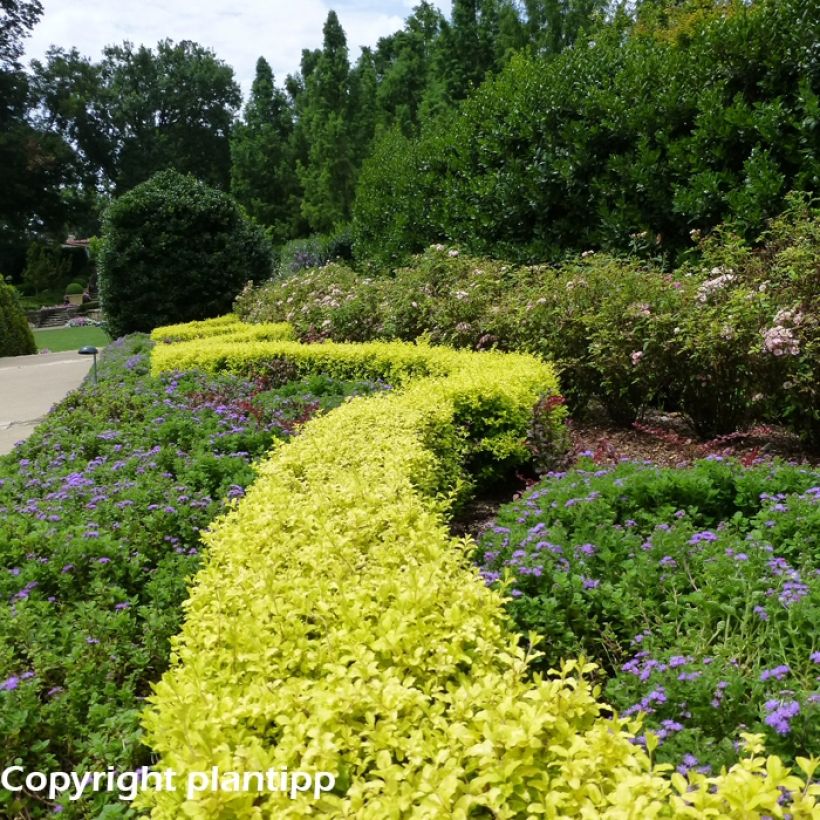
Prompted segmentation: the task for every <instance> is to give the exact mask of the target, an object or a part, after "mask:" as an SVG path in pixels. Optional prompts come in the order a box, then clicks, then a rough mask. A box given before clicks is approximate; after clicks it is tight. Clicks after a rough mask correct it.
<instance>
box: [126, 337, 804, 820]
mask: <svg viewBox="0 0 820 820" xmlns="http://www.w3.org/2000/svg"><path fill="white" fill-rule="evenodd" d="M265 345H266V347H267V353H268V355H270V354H271V353H276V355H280V356H287V357H290V358H293V359H295V360H296V363H297V365H298V366H299V367H311V368H313V369H317V370H318V369H325V365H326V364H327V363H328V362H334V361H335V363H336V365H337V366H338V367H339V368H340V369H341V368H342V367H343V365H344V367H346V368H348V369H360V370H361V369H362V368H365V369H366V370H367V372H368V373H370V372H371V368H373V369H375V368H376V366H377V365H381V366H382V368H383V369H384V371H385V372H384V373H383V375H385V376H387V375H388V372H387V370H388V368H387V365H388V364H390V363H391V362H392V364H393V366H392V368H389V370H390V375H391V381H392V374H393V373H399V374H403V375H404V377H405V378H404V382H403V387H402V389H400V390H396V391H395V392H391V393H387V394H381V395H377V396H375V397H372V398H368V399H366V400H354V401H352V402H348V403H346V404H345V405H343V406H342V407H340V408H339V409H337V410H336V411H334V412H333V413H329V414H327V415H325V416H321V417H319V418H317V419H314V420H312V421H310V422H308V424H306V425H305V427H304V428H303V431H302V434H301V435H300V436H299V437H298V438H297V439H295V440H294V441H292V442H290V443H288V444H287V445H285V446H283V447H279V448H277V449H276V450H275V451H273V453H272V454H271V456H270V457H269V459H268V460H267V461H266V462H264V463H263V464H262V465H260V467H259V478H258V480H257V481H256V483H255V484H254V485H253V487H252V488H251V489H250V490H249V492H248V494H247V495H246V496H245V498H243V499H242V500H241V501H240V502H239V503H238V505H237V506H236V507H235V508H233V509H231V510H230V511H229V512H228V514H227V515H225V516H224V517H222V518H221V519H220V520H219V522H217V523H216V525H215V526H214V527H213V528H212V529H211V531H210V532H209V533H208V534H206V536H205V540H206V542H207V544H208V547H209V560H208V562H207V564H206V565H205V566H204V567H203V568H202V569H201V570H200V572H199V573H198V575H197V577H196V580H195V582H194V585H193V587H192V589H191V597H190V601H189V604H188V607H187V610H186V613H187V617H186V622H185V625H184V627H183V630H182V632H181V634H180V635H179V636H178V638H177V640H176V642H175V652H176V655H175V661H176V662H175V663H174V665H173V666H172V668H171V669H170V670H169V671H168V672H167V673H166V674H165V675H164V677H163V679H162V681H161V682H160V683H159V684H158V685H157V686H156V688H155V692H154V694H153V695H152V697H151V699H150V700H151V704H152V706H151V709H150V710H149V711H148V713H147V714H146V716H145V727H146V730H147V734H148V740H149V743H150V745H151V747H152V749H154V751H155V752H156V753H157V754H158V755H159V758H160V759H159V765H160V766H167V767H171V768H173V769H174V770H175V771H176V772H178V773H180V774H181V775H182V776H184V775H185V774H186V773H188V772H190V771H202V770H205V769H208V768H209V767H211V766H213V765H217V766H219V767H220V768H221V769H223V770H236V771H242V770H244V769H245V768H246V767H249V766H250V767H253V768H254V769H261V770H264V769H267V768H273V767H284V766H287V767H294V766H296V765H298V764H301V765H308V764H309V765H310V766H311V767H313V768H315V769H317V770H324V771H332V772H335V773H336V774H337V782H336V788H335V790H334V791H333V792H332V793H330V794H325V795H323V796H322V798H321V799H320V800H317V801H315V802H312V803H311V804H310V806H309V807H307V806H306V804H304V803H300V802H298V801H288V800H287V799H284V800H283V799H282V797H281V795H278V794H276V793H270V792H268V793H253V792H251V793H248V792H244V793H242V792H225V791H217V792H200V793H197V794H195V795H193V796H192V797H190V798H187V797H186V794H185V793H184V792H181V791H177V792H171V791H159V792H151V791H147V790H146V791H145V792H144V793H143V795H142V796H141V798H140V800H141V804H140V805H141V807H142V808H150V809H151V810H152V817H154V818H157V820H162V818H169V819H170V818H174V820H175V819H176V818H178V817H181V816H192V817H217V816H225V817H228V816H230V817H236V818H245V817H258V816H275V817H290V816H293V817H297V816H304V815H305V814H306V813H307V812H314V813H316V814H318V815H324V816H331V817H341V816H344V817H374V818H375V817H379V818H381V817H411V816H417V817H418V816H430V817H454V818H467V817H470V816H478V815H480V814H492V815H493V816H495V817H499V818H512V817H517V816H523V815H530V814H545V815H547V816H550V815H552V816H578V815H584V816H601V817H604V816H612V817H625V816H630V815H633V816H635V814H636V813H637V814H639V815H640V816H661V815H667V816H674V815H680V816H687V815H689V816H692V815H694V816H706V815H707V814H715V815H719V816H727V817H740V816H744V814H748V806H749V805H754V806H755V807H756V808H758V809H759V810H760V811H762V812H768V813H770V814H772V815H773V816H774V815H777V816H780V815H782V812H783V811H784V809H783V808H782V807H781V805H780V803H779V802H778V801H780V800H782V802H783V803H784V804H785V805H786V810H788V811H789V812H790V813H791V814H792V816H794V817H809V816H810V814H811V812H812V811H813V810H814V806H815V800H814V796H813V795H814V794H815V793H816V792H817V788H816V787H814V786H808V785H806V783H805V782H804V781H803V780H802V779H801V778H800V777H796V776H794V775H793V774H792V773H790V772H789V770H788V769H786V768H785V767H784V766H783V764H782V763H781V762H780V761H779V760H778V759H777V758H774V757H771V758H768V759H766V758H763V757H762V756H760V752H761V751H762V747H761V745H760V742H759V739H758V738H755V737H752V736H749V737H747V738H746V741H745V742H746V743H747V755H746V756H744V758H743V760H742V761H741V762H740V763H739V764H738V765H737V766H735V767H734V768H733V769H732V770H731V771H729V772H727V773H723V774H721V775H718V776H715V777H708V776H706V775H705V774H703V773H700V772H697V771H691V772H690V773H689V774H688V775H687V776H686V777H684V776H679V775H672V776H671V777H670V778H668V779H667V777H666V774H667V772H668V769H666V768H664V767H663V766H657V765H655V764H654V763H653V761H652V759H651V758H650V756H649V755H648V754H647V753H646V752H645V751H644V750H643V749H642V748H641V747H640V746H639V745H636V744H635V743H634V740H635V732H637V731H639V730H640V724H639V722H638V721H636V720H634V719H631V718H624V719H619V718H616V719H610V718H609V717H606V716H605V715H604V710H603V707H602V706H601V704H600V703H598V702H597V700H596V695H597V690H595V689H593V688H592V687H591V686H590V685H589V683H588V682H587V681H586V680H585V677H584V676H585V675H588V674H589V673H590V672H591V671H592V669H591V668H590V667H589V666H587V665H585V664H583V663H576V662H569V663H565V664H562V666H561V668H560V670H559V671H556V672H554V673H550V674H548V675H547V676H546V677H541V676H540V675H536V676H535V679H534V680H533V681H531V682H530V681H527V680H526V679H525V673H526V671H527V665H528V662H529V660H530V657H529V656H528V655H527V654H526V653H525V652H524V650H523V649H522V648H521V647H519V646H518V645H517V641H516V640H515V638H514V637H511V636H510V635H509V634H508V633H507V631H506V619H505V617H504V615H503V612H502V598H501V596H500V595H499V594H498V593H497V592H494V591H492V590H490V589H487V588H486V586H485V585H483V584H482V583H481V581H480V579H479V577H478V574H477V573H476V572H475V571H474V570H473V569H472V568H471V567H470V566H469V564H468V562H467V560H466V554H465V553H466V549H468V548H469V545H468V544H464V543H463V542H461V541H458V540H455V539H453V538H452V537H450V536H448V534H447V529H446V526H445V522H444V519H443V514H444V513H445V512H446V511H447V510H448V508H449V507H450V503H449V499H451V498H452V497H453V495H454V494H455V495H457V494H458V488H459V486H460V485H462V484H463V483H464V482H465V480H466V476H465V466H466V465H465V460H464V456H465V455H468V454H470V453H472V452H475V451H476V450H477V449H478V450H481V449H484V450H485V451H487V450H489V452H491V453H492V455H493V456H494V457H495V458H499V457H504V455H505V450H504V447H503V446H502V445H503V444H504V442H507V443H508V444H509V443H511V442H512V441H514V440H515V439H516V438H517V437H518V436H519V435H520V434H521V432H522V430H523V427H522V423H525V420H526V419H527V416H528V415H529V411H530V408H531V407H532V404H533V403H534V402H535V400H536V399H537V397H538V395H539V393H540V392H541V391H542V390H543V387H544V384H545V383H547V382H549V381H550V379H551V378H552V376H551V372H550V369H549V368H548V367H547V366H546V365H545V364H543V363H539V362H538V361H537V360H535V359H533V358H529V357H524V356H518V355H488V354H463V353H462V354H458V353H446V352H438V353H437V352H434V351H431V350H427V349H424V348H422V349H421V350H420V351H419V350H414V349H413V348H412V346H408V345H399V344H393V345H376V344H370V345H361V346H355V345H305V346H301V347H300V346H298V345H294V344H293V343H288V342H280V343H276V344H274V343H265ZM211 346H213V347H215V348H217V349H218V350H217V351H216V352H215V353H214V354H213V355H212V354H211V353H210V352H209V347H211ZM174 347H179V348H180V349H182V348H185V351H184V355H183V354H180V356H179V357H178V358H179V359H180V360H181V359H186V360H191V361H193V360H195V359H196V358H197V357H198V358H199V359H201V360H202V361H203V363H205V364H206V365H208V366H209V367H220V366H224V365H225V364H228V365H231V366H239V363H240V359H241V349H240V348H239V347H238V346H236V348H235V349H232V348H231V346H230V345H226V344H224V343H222V342H220V341H219V340H218V339H213V340H210V341H209V340H207V339H204V340H200V341H198V342H187V343H181V344H180V345H178V346H177V345H170V346H158V347H157V348H155V351H154V353H155V355H157V356H159V355H160V354H162V355H163V360H162V361H157V362H155V363H154V367H156V368H162V367H167V366H170V365H171V362H172V361H173V360H174V359H175V357H174V356H173V355H172V354H173V348H174ZM246 347H247V348H254V347H255V348H256V349H255V350H249V354H248V359H249V361H251V362H254V361H256V359H257V357H258V356H261V350H262V345H261V343H257V344H256V345H248V346H246ZM169 348H170V349H171V353H169V352H168V351H169ZM408 351H409V352H410V353H412V354H413V355H412V356H408ZM422 357H423V358H425V359H426V360H427V372H426V373H425V372H424V370H423V369H422V368H421V366H420V364H419V362H420V361H421V359H422ZM413 359H414V360H415V361H414V366H413V368H412V369H410V368H409V362H410V361H412V360H413ZM431 371H433V372H432V375H430V374H431ZM653 743H654V741H653V739H652V738H651V737H650V738H648V740H647V746H648V748H649V750H650V751H651V749H652V746H653ZM799 765H800V766H801V767H802V770H803V771H804V773H805V774H806V775H807V777H809V778H810V777H811V774H812V772H813V768H814V765H815V763H814V762H813V761H810V760H807V759H806V760H804V759H801V761H800V762H799ZM781 789H787V790H788V793H787V794H785V796H784V792H783V791H781ZM749 801H752V802H751V804H750V802H749Z"/></svg>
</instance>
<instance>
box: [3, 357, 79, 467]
mask: <svg viewBox="0 0 820 820" xmlns="http://www.w3.org/2000/svg"><path fill="white" fill-rule="evenodd" d="M91 360H92V357H91V356H80V355H78V354H77V353H76V351H71V352H68V353H41V354H37V355H34V356H14V357H11V358H8V357H7V358H0V454H3V453H8V452H10V451H11V449H12V448H13V447H14V444H15V442H18V441H20V440H21V439H24V438H28V437H29V436H30V435H31V433H32V431H33V430H34V428H35V427H36V426H37V423H38V422H40V421H41V420H42V418H43V416H44V415H45V414H46V413H47V412H48V411H49V410H50V409H51V407H52V405H54V404H56V403H57V402H58V401H60V400H61V399H62V398H63V397H64V396H65V395H66V393H68V392H70V391H71V390H73V389H74V388H75V387H78V386H79V385H80V382H81V381H82V380H83V378H84V377H85V374H86V373H88V371H89V370H90V369H91V364H92V362H91Z"/></svg>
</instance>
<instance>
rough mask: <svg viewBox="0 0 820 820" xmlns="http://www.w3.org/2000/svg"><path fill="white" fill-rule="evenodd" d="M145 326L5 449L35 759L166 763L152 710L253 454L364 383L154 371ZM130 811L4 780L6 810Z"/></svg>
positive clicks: (17, 688)
mask: <svg viewBox="0 0 820 820" xmlns="http://www.w3.org/2000/svg"><path fill="white" fill-rule="evenodd" d="M149 348H150V344H149V343H148V342H147V340H146V339H145V338H144V337H132V338H129V339H128V340H126V341H125V342H122V341H120V342H115V343H113V344H111V345H109V346H108V347H107V348H106V350H105V351H104V353H103V356H102V358H101V361H100V367H99V374H100V381H99V384H98V385H96V386H94V385H90V384H86V385H85V386H84V387H83V388H82V389H80V390H78V391H76V392H74V393H72V394H71V395H70V396H69V397H68V398H66V399H65V401H63V402H62V403H61V404H60V405H59V406H58V407H57V408H56V409H55V410H54V411H53V412H52V413H51V414H50V415H49V416H48V417H47V418H46V420H45V421H44V422H43V423H42V424H41V425H40V426H39V427H38V429H37V431H36V432H35V433H34V435H33V436H32V437H31V438H30V439H29V440H28V441H27V442H26V443H25V444H23V445H21V446H20V447H18V448H17V449H16V450H15V451H14V452H13V453H11V454H10V455H8V456H5V457H3V458H2V459H0V599H2V606H0V737H2V742H3V749H4V755H5V758H4V759H5V760H6V761H7V762H6V765H13V763H14V762H15V761H17V762H18V763H19V765H22V766H24V767H25V769H26V770H27V771H44V772H52V771H66V772H70V771H77V772H78V773H80V774H82V773H84V772H88V771H106V770H107V768H108V767H109V766H111V767H113V768H115V769H117V770H118V771H120V772H125V771H132V770H134V769H136V768H137V767H138V766H141V765H143V764H147V763H149V762H150V753H149V751H148V749H146V748H145V747H144V746H143V745H142V744H141V734H140V731H139V713H140V711H141V709H142V706H143V698H144V697H145V695H146V694H147V693H148V691H149V682H150V681H152V680H156V679H158V678H159V676H160V675H161V673H162V672H163V671H164V670H165V669H166V667H167V664H168V657H169V652H170V647H169V641H170V638H171V637H172V636H173V635H174V634H175V633H176V632H177V631H178V629H179V626H180V622H181V606H182V602H183V601H184V599H185V597H186V595H187V582H188V580H189V578H190V576H191V574H192V573H193V572H194V571H195V570H196V569H197V568H198V567H199V564H200V557H199V551H200V548H201V544H200V540H199V532H200V531H201V530H202V529H204V528H205V527H207V525H208V524H209V522H210V521H211V520H212V519H213V518H214V517H215V516H216V514H217V513H218V512H219V511H220V510H221V509H223V506H224V502H225V499H226V498H227V499H230V498H232V497H238V496H241V495H242V494H243V493H244V489H245V487H247V486H248V484H250V483H251V482H252V481H253V479H254V471H253V469H252V467H251V461H252V460H253V459H256V458H259V457H261V455H262V454H264V453H265V452H266V451H267V450H268V448H269V447H270V446H271V444H272V443H273V442H274V441H275V440H277V439H283V438H286V437H289V436H291V435H292V434H293V432H294V431H295V429H296V425H297V424H298V423H299V422H301V421H303V420H304V419H305V418H307V417H309V416H310V415H311V414H312V413H314V412H315V411H316V410H317V409H320V408H322V407H328V406H333V404H334V401H335V397H337V396H338V394H339V393H340V392H351V391H352V390H353V389H354V386H353V385H340V384H339V383H338V382H336V383H330V384H327V383H326V384H319V383H311V384H304V383H296V384H290V385H288V386H286V387H283V388H278V389H276V390H270V389H266V386H265V385H264V384H260V383H259V382H250V381H248V380H246V379H242V378H238V377H234V376H229V375H224V374H223V375H220V376H218V377H217V376H213V375H209V376H205V375H203V374H201V373H194V372H188V373H185V374H179V373H166V374H163V375H162V376H161V377H158V378H151V377H149V376H148V374H147V371H148V357H147V355H146V354H147V352H148V350H149ZM60 806H61V807H62V808H63V809H64V810H65V814H64V816H67V817H72V818H74V817H97V816H105V817H109V818H113V817H124V816H126V806H127V804H125V803H123V802H122V801H120V800H119V799H118V796H117V795H116V794H99V795H97V796H96V797H95V798H94V799H86V800H83V801H81V802H80V803H76V804H71V803H69V802H68V801H67V800H65V799H64V800H63V801H45V802H43V801H39V800H36V799H35V798H34V797H31V796H29V795H25V794H22V795H21V794H12V793H11V792H9V791H7V790H6V789H0V815H2V816H3V817H41V816H51V811H52V809H55V810H56V809H57V808H58V807H60Z"/></svg>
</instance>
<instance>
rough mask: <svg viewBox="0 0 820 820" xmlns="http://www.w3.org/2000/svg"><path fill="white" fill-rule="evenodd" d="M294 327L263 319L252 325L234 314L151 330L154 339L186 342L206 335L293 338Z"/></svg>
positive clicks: (227, 338) (237, 338)
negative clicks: (263, 320) (259, 322)
mask: <svg viewBox="0 0 820 820" xmlns="http://www.w3.org/2000/svg"><path fill="white" fill-rule="evenodd" d="M294 335H295V334H294V332H293V327H292V326H291V325H289V324H287V323H286V322H263V323H261V324H255V325H249V324H245V323H244V322H241V321H240V320H239V317H238V316H236V315H234V314H228V315H227V316H220V317H218V318H216V319H205V320H203V321H200V322H189V323H187V324H177V325H165V326H163V327H158V328H155V329H154V330H152V331H151V339H152V340H153V341H155V342H163V343H170V342H185V341H191V340H192V339H200V338H203V337H212V336H219V337H220V339H221V340H223V341H232V342H237V341H255V340H262V341H264V340H279V339H282V340H284V339H293V338H294Z"/></svg>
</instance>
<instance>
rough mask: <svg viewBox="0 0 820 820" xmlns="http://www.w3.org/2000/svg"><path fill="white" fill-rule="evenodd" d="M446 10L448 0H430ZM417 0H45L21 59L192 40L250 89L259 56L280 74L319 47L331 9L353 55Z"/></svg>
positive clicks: (397, 23)
mask: <svg viewBox="0 0 820 820" xmlns="http://www.w3.org/2000/svg"><path fill="white" fill-rule="evenodd" d="M434 2H435V5H437V6H438V7H439V8H441V9H442V11H444V12H445V14H448V15H449V13H450V0H434ZM416 4H417V0H388V1H387V2H382V3H378V2H372V0H344V2H338V0H337V1H336V2H327V0H290V1H289V2H283V0H236V1H235V2H234V3H226V2H224V0H83V2H78V0H44V3H43V6H44V9H45V11H44V14H43V17H42V18H41V20H40V22H39V23H38V24H37V26H36V27H35V29H34V31H33V32H32V36H31V37H30V38H29V40H28V41H27V48H26V58H27V59H31V58H35V57H36V58H40V57H42V55H43V54H44V53H45V51H46V49H47V48H48V47H49V46H50V45H52V44H53V45H58V46H62V47H64V48H70V47H71V46H76V47H77V48H78V49H79V50H80V51H81V52H82V53H83V54H85V55H87V56H89V57H92V58H94V59H97V58H99V56H100V54H101V52H102V48H103V46H106V45H108V44H110V43H121V42H122V41H123V40H131V41H132V42H134V43H137V44H145V45H148V46H153V45H156V43H157V41H159V40H161V39H163V38H165V37H170V38H171V39H172V40H175V41H179V40H195V41H196V42H198V43H201V44H202V45H205V46H208V47H210V48H212V49H213V50H214V51H215V52H216V53H217V56H218V57H220V59H222V60H224V61H225V62H227V63H228V64H229V65H231V66H233V69H234V71H235V72H236V76H237V79H238V81H239V83H240V84H241V86H242V90H243V92H245V93H247V91H248V89H249V88H250V83H251V80H252V79H253V70H254V65H255V64H256V60H257V58H258V57H259V56H264V57H266V58H267V60H268V62H270V64H271V66H272V67H273V70H274V73H275V75H276V78H277V80H278V81H280V82H281V81H282V80H284V78H285V75H286V74H289V73H292V72H294V71H297V70H298V68H299V58H300V56H301V53H302V49H303V48H318V47H319V46H320V45H321V43H322V25H323V24H324V21H325V18H326V17H327V13H328V11H330V9H335V10H336V13H337V14H338V15H339V19H340V20H341V22H342V26H343V27H344V30H345V33H346V34H347V41H348V45H349V46H350V56H351V62H352V61H353V60H355V59H356V57H358V55H359V47H360V46H367V45H375V43H376V41H377V40H378V39H379V37H382V36H384V35H385V34H390V33H391V32H393V31H396V29H398V28H401V26H402V23H403V21H404V19H405V18H406V17H407V16H408V15H409V14H410V12H411V11H412V7H413V6H414V5H416Z"/></svg>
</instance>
